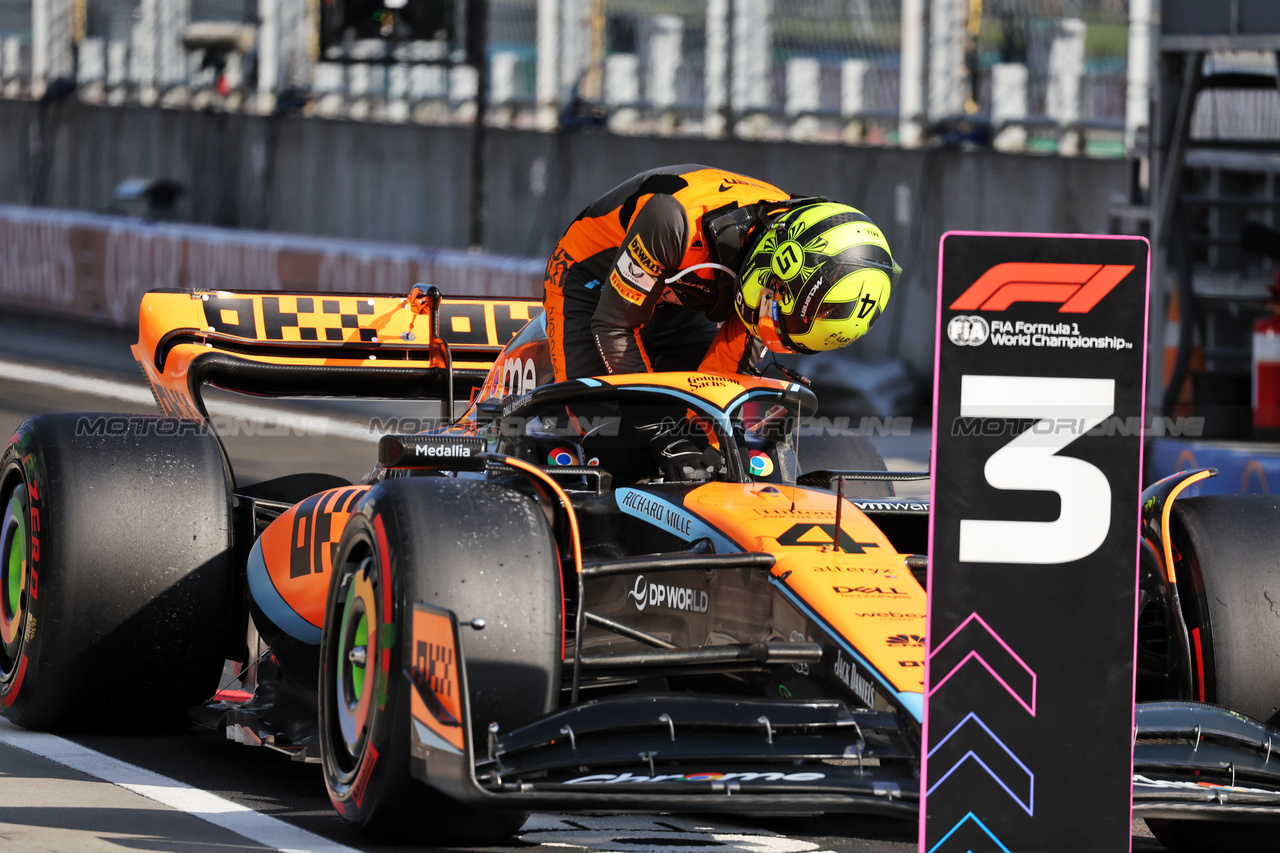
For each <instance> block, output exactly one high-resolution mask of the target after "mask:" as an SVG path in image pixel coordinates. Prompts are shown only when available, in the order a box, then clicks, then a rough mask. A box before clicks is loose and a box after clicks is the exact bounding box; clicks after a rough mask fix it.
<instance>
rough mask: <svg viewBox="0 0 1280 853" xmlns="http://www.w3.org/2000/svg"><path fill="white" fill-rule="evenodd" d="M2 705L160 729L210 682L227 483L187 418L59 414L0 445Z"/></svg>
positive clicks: (52, 722)
mask: <svg viewBox="0 0 1280 853" xmlns="http://www.w3.org/2000/svg"><path fill="white" fill-rule="evenodd" d="M0 513H2V517H0V707H2V708H3V712H4V715H5V716H6V717H8V718H9V719H10V720H12V721H13V722H15V723H17V724H18V725H20V726H24V727H26V728H32V729H45V730H50V729H60V728H72V727H75V728H97V729H103V728H109V727H127V728H130V729H144V730H145V729H149V728H156V727H164V728H169V727H172V726H174V725H180V724H182V723H184V722H185V720H186V709H187V707H188V706H190V705H194V704H196V703H198V702H201V701H203V700H205V699H207V698H208V697H209V696H210V695H212V693H213V692H214V690H216V689H217V680H218V676H219V673H220V672H221V670H222V664H223V658H224V657H225V654H224V646H223V638H224V632H225V628H226V621H227V619H228V618H229V614H230V613H231V607H230V596H231V576H230V570H231V569H230V560H231V535H232V534H231V502H230V485H229V482H228V476H227V473H226V468H225V466H224V464H223V459H222V454H221V451H220V449H219V448H218V444H217V441H216V439H215V438H214V437H213V436H211V435H209V434H207V432H206V431H205V430H204V428H203V426H202V425H200V424H196V423H193V422H190V421H179V420H175V419H172V418H160V417H148V416H140V415H127V416H125V415H98V414H61V415H45V416H41V417H37V418H32V419H30V420H28V421H26V422H25V423H23V424H22V426H20V427H19V428H18V431H17V432H16V433H15V434H14V436H13V437H12V438H11V439H10V441H9V443H8V445H7V447H6V448H5V449H4V452H3V454H2V455H0Z"/></svg>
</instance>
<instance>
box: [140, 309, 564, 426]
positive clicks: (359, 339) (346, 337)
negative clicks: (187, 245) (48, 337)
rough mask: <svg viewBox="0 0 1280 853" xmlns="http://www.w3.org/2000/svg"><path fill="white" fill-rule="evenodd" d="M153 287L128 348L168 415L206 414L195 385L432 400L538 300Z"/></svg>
mask: <svg viewBox="0 0 1280 853" xmlns="http://www.w3.org/2000/svg"><path fill="white" fill-rule="evenodd" d="M425 297H426V298H425V299H423V300H421V302H420V304H419V308H418V309H417V310H414V309H413V308H412V307H411V305H410V303H409V300H408V299H407V298H406V297H403V296H385V295H371V294H364V293H295V292H273V293H261V292H257V293H250V292H245V291H227V290H218V291H206V290H152V291H150V292H149V293H147V294H146V295H145V296H143V298H142V306H141V308H140V310H139V314H138V342H137V343H136V344H134V345H133V355H134V358H135V359H136V360H137V362H138V365H139V367H141V368H142V372H143V374H144V375H145V376H146V378H147V381H148V382H149V383H150V384H151V389H152V391H153V392H154V394H155V397H156V403H157V405H158V406H159V407H160V409H161V411H163V412H164V413H165V414H166V415H169V416H171V417H181V418H191V419H197V420H207V418H208V412H207V411H206V409H205V406H204V402H203V400H202V399H201V392H202V389H203V387H204V386H205V385H213V386H216V387H219V388H224V389H227V390H230V391H236V392H239V393H242V394H251V395H258V396H317V397H392V398H400V399H438V400H440V401H441V404H442V409H443V410H444V411H445V412H447V413H448V415H449V416H450V417H452V412H453V396H454V391H455V385H457V386H461V387H462V388H474V387H478V386H479V385H481V384H482V383H483V382H484V378H485V376H486V375H487V374H488V372H489V369H490V368H491V367H492V366H493V363H494V361H495V360H496V358H497V356H498V353H500V352H501V351H502V348H503V347H504V346H505V345H506V344H507V342H508V341H510V340H511V338H513V337H515V335H516V333H517V332H519V331H520V329H522V328H523V327H524V326H525V325H526V324H527V323H528V321H529V320H531V319H534V318H536V317H537V316H539V315H540V314H541V313H542V306H541V304H540V303H539V301H538V300H536V299H530V298H509V299H450V298H444V297H442V296H441V295H440V292H439V290H437V289H436V288H434V287H431V288H428V289H427V290H426V294H425Z"/></svg>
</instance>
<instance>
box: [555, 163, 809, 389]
mask: <svg viewBox="0 0 1280 853" xmlns="http://www.w3.org/2000/svg"><path fill="white" fill-rule="evenodd" d="M790 198H791V196H789V195H788V194H787V193H785V192H783V191H782V190H780V189H778V188H777V187H775V186H771V185H770V184H767V183H765V182H763V181H758V180H756V179H754V178H748V177H744V176H742V175H737V174H734V173H733V172H726V171H723V170H721V169H711V168H708V167H706V166H696V165H687V166H668V167H665V168H660V169H654V170H652V171H649V172H644V173H642V174H639V175H636V176H635V177H634V178H631V179H630V180H629V181H627V182H625V183H623V184H621V185H620V186H618V187H615V188H614V189H612V190H610V191H609V192H607V193H605V194H604V195H603V196H601V197H600V198H599V199H597V200H596V201H595V202H594V203H592V204H591V205H589V206H588V207H587V208H586V210H584V211H582V213H580V214H579V215H578V218H577V219H575V220H574V221H573V224H572V225H570V226H569V229H568V230H567V231H566V232H565V234H564V236H563V237H561V238H560V242H559V243H558V244H557V245H556V248H555V251H554V252H553V253H552V255H551V259H550V260H549V261H548V262H547V272H546V282H545V292H544V295H543V299H542V301H543V307H544V308H545V310H546V315H547V337H548V339H549V340H550V342H551V363H552V366H553V367H554V369H555V375H556V379H557V380H563V379H566V378H578V377H582V376H600V375H604V374H608V373H643V372H645V371H650V370H705V371H712V372H719V373H740V372H746V371H747V370H748V369H749V368H750V367H752V366H754V364H755V363H756V361H757V360H758V359H759V358H760V355H761V354H762V345H761V344H760V342H759V341H758V340H756V339H755V338H754V337H753V336H752V335H750V333H748V331H747V329H746V327H745V326H744V325H743V323H742V321H741V320H740V319H739V318H738V315H737V312H735V311H733V296H734V287H733V280H732V278H731V277H730V276H728V275H727V274H724V273H722V272H721V273H715V272H713V274H711V275H708V274H707V273H708V271H709V270H711V268H703V269H699V270H692V271H689V272H686V273H684V274H683V275H680V276H679V277H678V278H677V277H676V276H677V275H678V274H679V273H681V271H684V270H689V268H690V267H694V266H696V265H698V264H708V263H712V264H718V265H720V266H722V267H727V268H728V269H730V270H732V271H733V273H734V274H737V272H738V270H739V268H740V267H741V265H742V262H743V261H744V260H745V259H746V255H747V252H748V251H749V249H750V237H754V236H755V234H751V233H750V232H751V230H752V228H754V227H755V226H756V225H757V224H759V223H760V222H762V221H763V220H764V218H765V216H766V215H767V214H768V212H769V211H771V210H774V209H777V208H778V207H779V206H780V205H781V204H782V203H785V202H786V201H787V200H788V199H790ZM749 234H750V237H749V236H748V235H749ZM721 321H723V324H722V325H719V324H721Z"/></svg>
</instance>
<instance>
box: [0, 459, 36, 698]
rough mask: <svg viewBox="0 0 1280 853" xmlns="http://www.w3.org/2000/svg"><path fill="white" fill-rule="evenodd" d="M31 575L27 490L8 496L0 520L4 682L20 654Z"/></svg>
mask: <svg viewBox="0 0 1280 853" xmlns="http://www.w3.org/2000/svg"><path fill="white" fill-rule="evenodd" d="M29 574H30V537H29V536H28V533H27V487H26V486H25V485H21V484H19V485H18V487H17V488H15V489H14V490H13V491H12V492H9V493H8V495H7V500H5V504H4V517H3V520H0V650H2V651H0V678H5V679H7V678H8V677H9V676H10V675H11V674H12V672H13V668H14V664H15V663H16V662H17V660H18V656H19V654H20V653H21V651H22V633H23V623H24V622H25V616H26V611H27V606H26V605H27V585H28V576H29Z"/></svg>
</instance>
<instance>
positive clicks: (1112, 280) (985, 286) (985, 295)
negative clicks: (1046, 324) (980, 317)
mask: <svg viewBox="0 0 1280 853" xmlns="http://www.w3.org/2000/svg"><path fill="white" fill-rule="evenodd" d="M1131 272H1133V267H1132V266H1128V265H1125V264H1033V263H1007V264H996V265H995V266H994V267H992V268H991V269H989V270H987V271H986V272H984V273H983V274H982V276H981V277H980V278H979V279H978V280H977V281H975V282H974V283H973V284H971V285H969V289H968V290H966V291H965V292H964V293H962V294H960V298H959V299H957V300H956V301H955V302H952V303H951V310H953V311H1004V310H1005V309H1006V308H1008V307H1009V306H1010V305H1013V304H1014V303H1017V302H1057V303H1060V304H1061V307H1060V308H1058V313H1060V314H1087V313H1089V312H1090V311H1092V310H1093V306H1095V305H1097V304H1098V302H1099V301H1101V300H1102V297H1104V296H1106V295H1107V294H1108V293H1110V292H1111V290H1112V288H1114V287H1115V286H1116V285H1117V284H1119V283H1120V282H1121V281H1122V280H1123V279H1124V277H1125V276H1127V275H1128V274H1129V273H1131Z"/></svg>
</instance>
